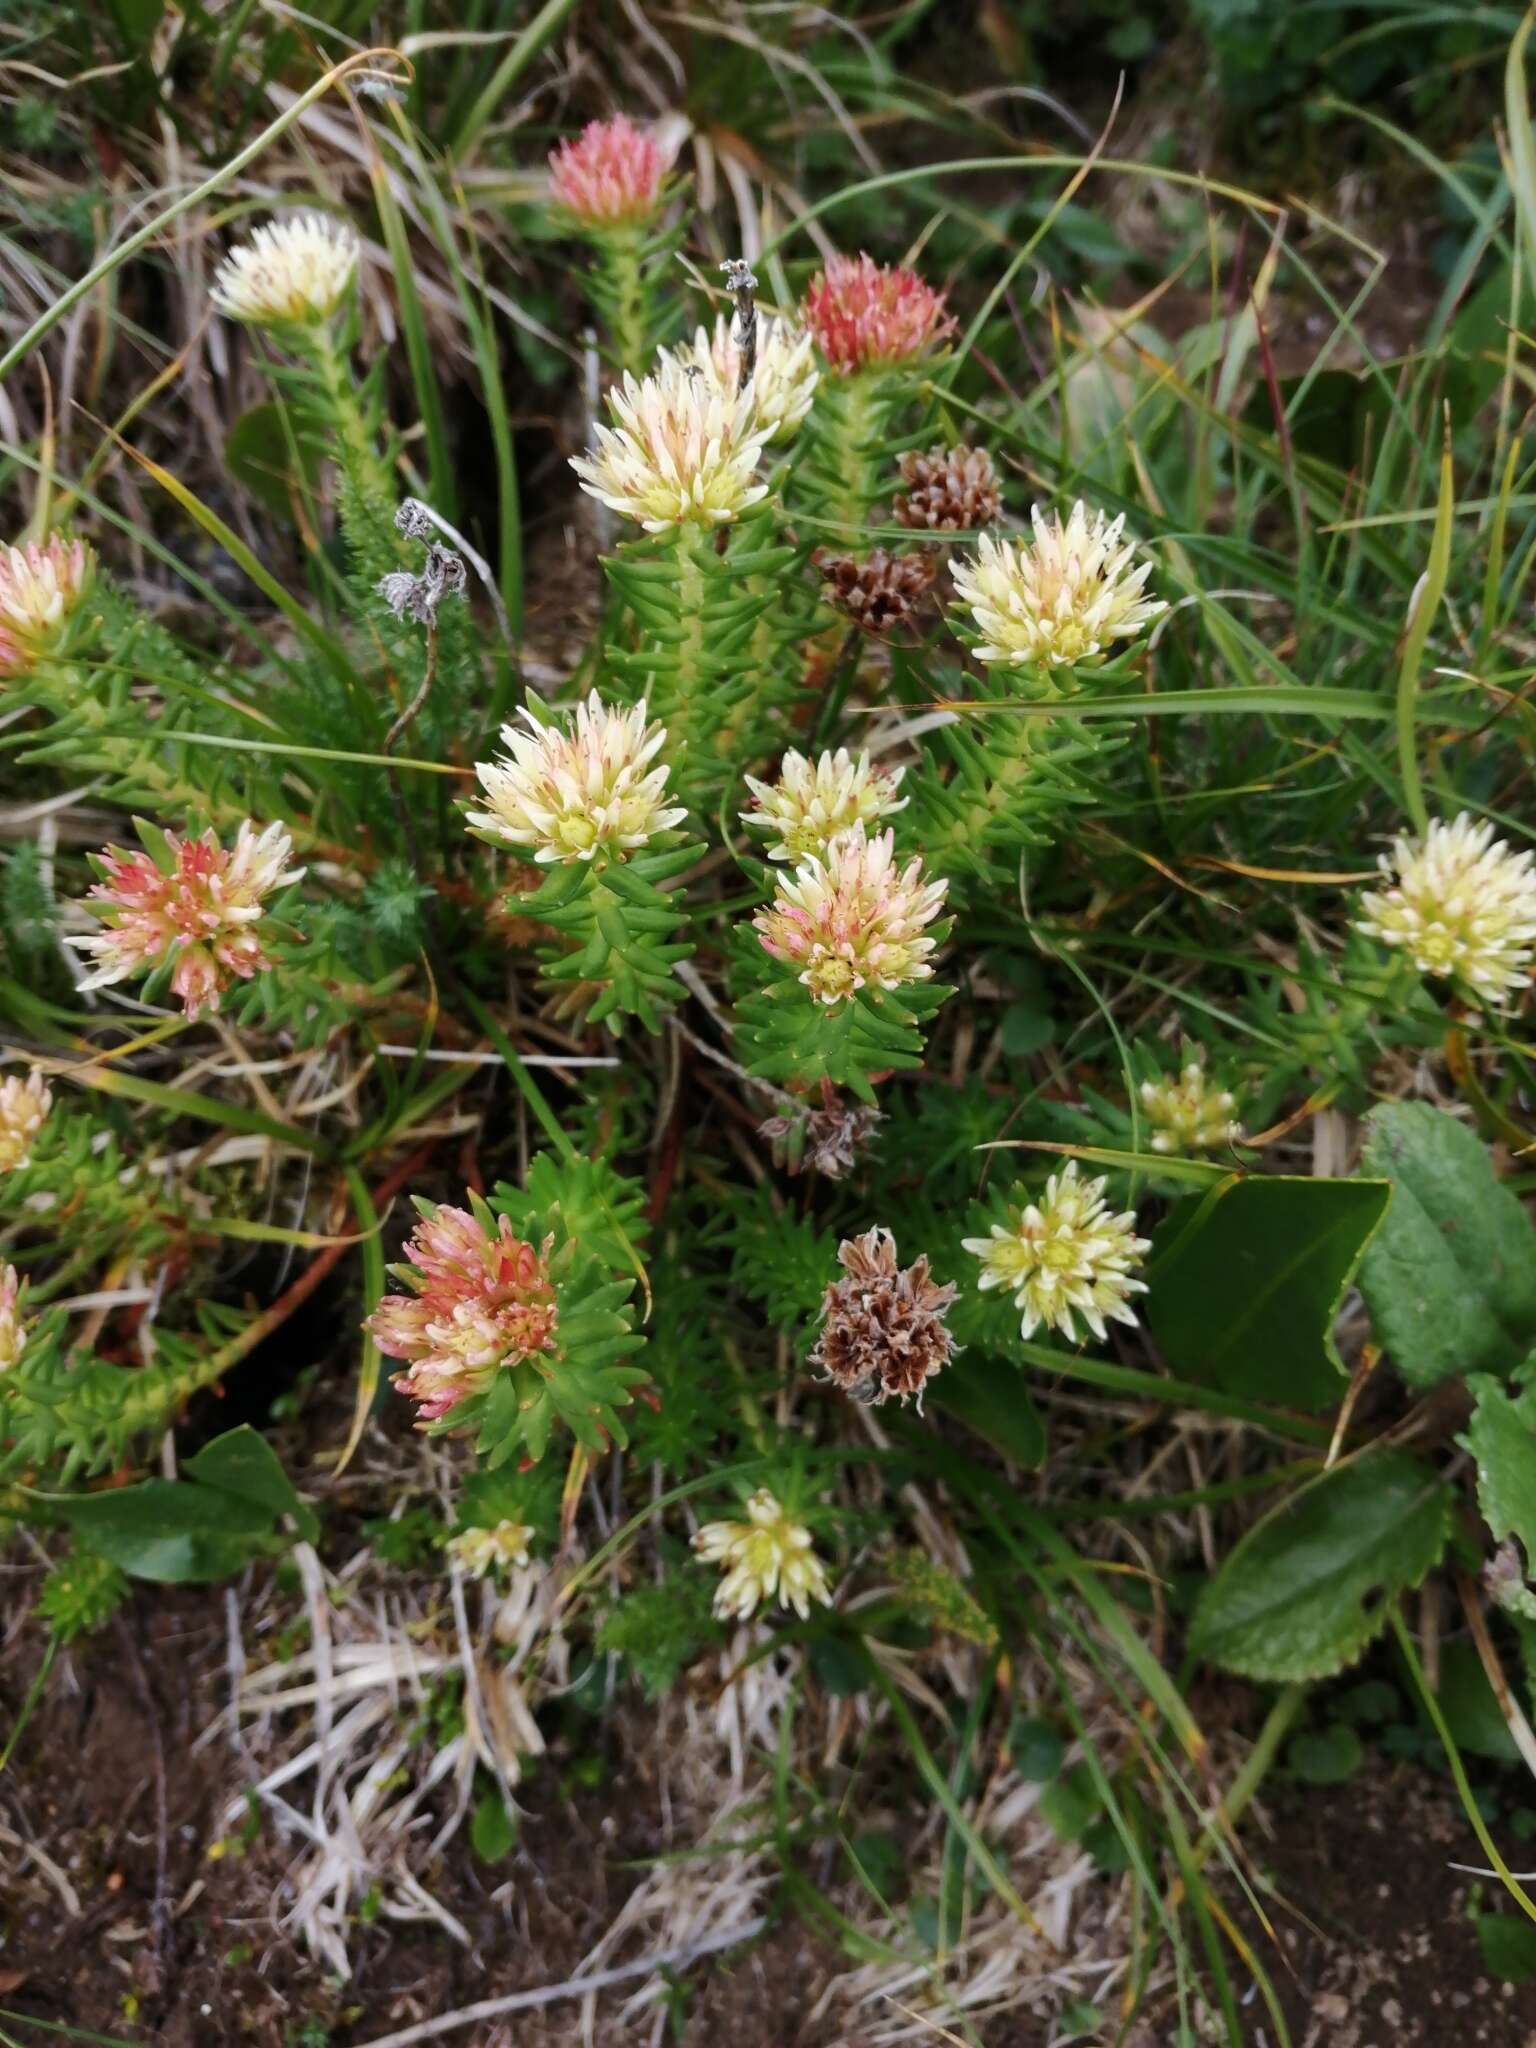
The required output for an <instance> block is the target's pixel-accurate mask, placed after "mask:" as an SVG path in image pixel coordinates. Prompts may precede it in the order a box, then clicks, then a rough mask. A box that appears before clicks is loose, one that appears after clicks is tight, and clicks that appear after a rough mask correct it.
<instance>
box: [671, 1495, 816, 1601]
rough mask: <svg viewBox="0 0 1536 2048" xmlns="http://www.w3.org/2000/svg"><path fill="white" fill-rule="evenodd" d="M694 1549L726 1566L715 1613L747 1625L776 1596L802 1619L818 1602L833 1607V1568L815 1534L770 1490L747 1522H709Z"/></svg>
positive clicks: (756, 1501) (750, 1506)
mask: <svg viewBox="0 0 1536 2048" xmlns="http://www.w3.org/2000/svg"><path fill="white" fill-rule="evenodd" d="M693 1547H694V1549H695V1550H696V1551H697V1552H698V1554H699V1556H700V1557H702V1558H703V1559H704V1560H705V1561H706V1562H707V1563H709V1564H721V1565H724V1566H725V1567H726V1572H725V1576H724V1578H723V1579H722V1580H721V1581H720V1584H719V1586H718V1587H717V1588H716V1591H715V1612H716V1614H718V1615H721V1616H723V1617H726V1618H728V1619H733V1620H736V1621H747V1620H749V1619H750V1618H751V1616H752V1615H753V1614H755V1613H756V1611H757V1609H758V1607H759V1605H760V1604H761V1603H762V1602H764V1601H767V1600H772V1599H773V1598H774V1596H775V1595H777V1597H778V1602H779V1605H780V1606H781V1607H792V1608H793V1609H794V1610H795V1612H796V1614H798V1615H799V1616H800V1618H801V1620H802V1621H803V1620H805V1618H806V1617H807V1615H809V1613H810V1611H811V1602H812V1601H813V1600H818V1601H820V1602H821V1604H822V1605H823V1606H824V1607H826V1606H830V1605H831V1602H832V1587H831V1584H830V1582H829V1580H828V1578H827V1568H826V1565H825V1564H824V1563H823V1562H822V1560H821V1559H820V1558H819V1557H818V1556H817V1555H816V1552H815V1550H814V1549H813V1548H812V1547H811V1532H810V1530H809V1529H807V1528H806V1526H805V1524H804V1523H803V1522H797V1521H795V1520H794V1519H793V1518H792V1517H791V1516H790V1515H789V1514H787V1513H786V1512H785V1510H784V1509H783V1508H782V1507H781V1506H780V1505H779V1503H778V1501H777V1500H776V1499H775V1497H774V1496H773V1494H771V1493H770V1492H769V1491H768V1488H767V1487H766V1486H760V1487H759V1488H758V1490H757V1492H756V1493H754V1494H753V1496H752V1498H751V1499H750V1500H749V1501H748V1502H747V1519H746V1520H745V1521H744V1522H706V1523H705V1524H704V1525H703V1527H702V1528H701V1529H700V1530H699V1532H698V1534H697V1535H696V1536H695V1537H694V1539H693Z"/></svg>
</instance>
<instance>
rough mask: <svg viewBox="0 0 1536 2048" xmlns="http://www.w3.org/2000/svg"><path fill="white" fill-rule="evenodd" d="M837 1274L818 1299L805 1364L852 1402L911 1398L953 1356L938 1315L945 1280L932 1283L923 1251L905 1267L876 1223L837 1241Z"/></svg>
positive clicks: (945, 1296)
mask: <svg viewBox="0 0 1536 2048" xmlns="http://www.w3.org/2000/svg"><path fill="white" fill-rule="evenodd" d="M837 1256H838V1261H839V1263H840V1264H841V1266H842V1268H843V1274H844V1277H843V1278H842V1279H841V1280H834V1281H833V1282H832V1284H831V1286H829V1287H828V1289H827V1291H826V1295H825V1297H824V1299H823V1301H822V1305H821V1315H822V1327H821V1335H820V1336H819V1337H818V1338H817V1340H816V1346H815V1349H814V1350H813V1351H812V1352H811V1363H812V1365H815V1366H819V1367H820V1368H821V1370H822V1371H823V1372H824V1373H825V1374H826V1376H827V1378H828V1379H829V1380H831V1381H832V1382H833V1383H834V1384H835V1385H837V1386H839V1387H841V1388H843V1389H844V1391H845V1392H848V1393H853V1394H856V1395H857V1396H858V1398H859V1399H860V1400H865V1401H872V1402H874V1403H875V1404H876V1405H878V1404H879V1403H880V1402H882V1401H889V1400H892V1399H895V1400H898V1401H905V1400H907V1399H909V1398H911V1397H914V1396H915V1397H916V1400H917V1403H918V1406H919V1408H921V1406H922V1396H923V1389H924V1387H925V1386H926V1385H927V1384H928V1382H929V1380H931V1379H932V1378H933V1376H934V1374H935V1373H937V1372H942V1370H943V1369H944V1367H945V1366H946V1365H948V1363H949V1361H950V1359H951V1358H953V1356H954V1355H955V1351H956V1349H957V1347H956V1344H955V1340H954V1338H953V1337H952V1336H951V1335H950V1333H949V1328H948V1325H947V1324H946V1322H945V1320H944V1319H945V1316H946V1315H947V1314H948V1311H949V1306H950V1304H951V1302H952V1301H953V1300H954V1298H955V1288H954V1285H953V1283H952V1282H951V1283H950V1284H948V1285H946V1286H942V1287H941V1286H939V1285H938V1284H937V1283H936V1282H935V1281H934V1279H933V1278H932V1276H931V1274H930V1272H929V1268H928V1259H927V1255H926V1253H925V1254H923V1255H922V1256H920V1257H919V1258H916V1259H914V1260H913V1262H912V1264H911V1265H910V1266H907V1267H898V1265H897V1263H896V1240H895V1238H894V1237H893V1236H892V1235H891V1233H890V1231H888V1230H884V1229H882V1228H880V1227H879V1225H876V1227H875V1228H874V1229H873V1230H867V1231H865V1233H864V1235H863V1236H862V1237H850V1238H845V1239H844V1240H843V1242H842V1244H841V1245H839V1246H838V1252H837Z"/></svg>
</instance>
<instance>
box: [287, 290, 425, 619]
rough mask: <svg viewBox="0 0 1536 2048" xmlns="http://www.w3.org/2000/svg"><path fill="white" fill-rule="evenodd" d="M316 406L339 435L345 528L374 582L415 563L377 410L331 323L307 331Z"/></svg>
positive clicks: (304, 340) (305, 344) (305, 343)
mask: <svg viewBox="0 0 1536 2048" xmlns="http://www.w3.org/2000/svg"><path fill="white" fill-rule="evenodd" d="M302 346H303V353H304V361H305V363H306V366H307V367H308V368H309V370H310V371H311V372H312V382H313V387H314V406H315V410H316V411H318V412H319V413H320V414H321V416H322V418H323V420H324V423H325V424H326V426H328V427H329V428H330V429H331V430H332V431H333V433H334V434H335V437H336V442H335V454H336V466H337V470H338V473H339V478H340V492H339V496H340V506H341V523H342V530H343V532H344V533H345V534H346V537H347V542H348V545H349V546H350V548H351V550H352V553H353V555H354V556H355V557H356V559H357V564H358V567H359V569H360V571H361V572H362V574H363V575H365V576H366V577H367V578H368V579H369V581H370V582H372V581H376V580H377V579H378V578H379V577H380V576H383V575H385V574H386V573H387V572H388V571H389V570H391V569H398V568H399V567H400V565H401V564H402V563H403V562H406V561H408V560H409V559H410V551H409V548H408V547H407V545H406V542H405V540H404V538H403V536H402V535H400V534H399V533H397V531H396V530H395V526H394V514H395V483H394V478H393V476H392V475H391V473H390V470H389V468H388V466H387V464H386V463H385V461H384V458H383V456H382V455H381V454H380V452H379V444H378V436H377V432H376V427H375V421H374V416H373V415H374V409H373V407H372V405H371V404H370V403H369V401H368V399H367V397H366V396H365V395H364V393H363V391H362V390H360V389H359V386H358V382H357V379H356V377H355V376H354V374H353V371H352V367H351V364H350V362H349V360H348V354H347V350H346V348H345V347H344V345H343V342H342V340H341V337H340V336H339V335H338V333H337V331H336V328H335V326H334V325H333V323H332V322H331V321H329V320H325V321H321V322H318V323H317V324H316V325H315V326H313V327H310V328H306V329H304V330H303V331H302Z"/></svg>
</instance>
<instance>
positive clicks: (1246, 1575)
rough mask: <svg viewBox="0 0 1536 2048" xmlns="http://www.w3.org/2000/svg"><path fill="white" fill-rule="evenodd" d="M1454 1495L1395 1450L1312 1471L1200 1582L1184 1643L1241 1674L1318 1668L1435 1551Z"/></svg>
mask: <svg viewBox="0 0 1536 2048" xmlns="http://www.w3.org/2000/svg"><path fill="white" fill-rule="evenodd" d="M1450 1516H1451V1496H1450V1494H1449V1492H1448V1491H1447V1489H1446V1488H1445V1487H1444V1486H1443V1485H1441V1483H1440V1481H1439V1480H1438V1479H1437V1478H1436V1477H1435V1475H1434V1473H1433V1472H1431V1471H1430V1470H1429V1468H1428V1467H1427V1466H1425V1465H1421V1464H1420V1463H1419V1461H1418V1460H1417V1459H1416V1458H1411V1457H1409V1456H1408V1455H1407V1454H1406V1453H1405V1452H1402V1451H1373V1452H1370V1453H1368V1454H1367V1455H1365V1456H1364V1457H1362V1458H1360V1459H1358V1460H1356V1461H1355V1462H1353V1463H1351V1464H1348V1465H1344V1466H1341V1467H1340V1468H1339V1469H1338V1470H1336V1471H1333V1472H1328V1473H1325V1474H1324V1475H1323V1476H1322V1477H1321V1478H1320V1479H1315V1480H1313V1481H1312V1482H1311V1483H1310V1484H1309V1485H1307V1486H1304V1487H1302V1488H1301V1489H1300V1490H1299V1491H1298V1492H1297V1493H1295V1494H1293V1495H1292V1496H1291V1498H1290V1499H1289V1500H1288V1501H1286V1502H1285V1504H1284V1505H1283V1506H1282V1507H1279V1508H1277V1509H1276V1510H1275V1511H1274V1512H1273V1513H1272V1514H1269V1515H1266V1516H1265V1517H1264V1519H1263V1521H1261V1522H1260V1523H1259V1524H1258V1525H1257V1526H1256V1527H1255V1528H1253V1529H1251V1530H1250V1531H1249V1533H1248V1534H1247V1535H1246V1536H1245V1537H1244V1538H1243V1540H1242V1542H1241V1543H1239V1544H1238V1546H1237V1548H1236V1549H1235V1550H1234V1551H1233V1552H1232V1553H1231V1555H1230V1556H1229V1557H1228V1558H1227V1560H1226V1562H1225V1563H1224V1564H1223V1565H1222V1566H1221V1567H1220V1569H1219V1570H1218V1571H1217V1573H1216V1576H1215V1578H1214V1579H1212V1580H1211V1582H1210V1584H1209V1585H1208V1586H1207V1587H1206V1588H1205V1591H1204V1592H1203V1594H1202V1595H1201V1597H1200V1601H1199V1604H1198V1605H1197V1607H1196V1609H1195V1617H1194V1623H1193V1626H1192V1628H1191V1630H1190V1647H1191V1648H1192V1649H1193V1650H1194V1651H1195V1652H1196V1653H1197V1655H1199V1656H1202V1657H1206V1658H1209V1660H1210V1661H1211V1662H1212V1663H1213V1664H1221V1665H1224V1666H1225V1667H1226V1668H1227V1670H1229V1671H1236V1672H1239V1673H1241V1674H1242V1676H1243V1677H1245V1678H1258V1679H1266V1680H1272V1681H1283V1680H1290V1679H1307V1678H1326V1677H1329V1676H1330V1675H1331V1674H1332V1673H1333V1672H1335V1671H1342V1670H1343V1668H1344V1667H1345V1665H1346V1664H1349V1663H1352V1662H1353V1661H1354V1659H1355V1658H1356V1657H1358V1656H1359V1654H1360V1652H1361V1651H1362V1650H1363V1649H1364V1648H1365V1646H1366V1644H1367V1643H1369V1642H1370V1640H1371V1639H1372V1637H1373V1636H1375V1635H1376V1634H1377V1632H1378V1631H1379V1630H1380V1629H1381V1627H1382V1626H1383V1624H1384V1623H1385V1621H1386V1617H1387V1610H1388V1608H1389V1606H1390V1605H1391V1603H1392V1601H1393V1600H1394V1599H1396V1597H1397V1596H1398V1595H1399V1594H1400V1593H1404V1592H1407V1591H1408V1590H1410V1589H1411V1588H1412V1587H1414V1586H1417V1585H1418V1584H1419V1582H1420V1581H1421V1580H1422V1579H1423V1577H1424V1575H1425V1573H1426V1572H1427V1571H1429V1570H1430V1569H1431V1567H1432V1566H1433V1565H1434V1564H1435V1563H1436V1562H1437V1560H1438V1559H1439V1556H1440V1553H1441V1551H1442V1550H1443V1549H1444V1548H1445V1543H1446V1538H1447V1536H1448V1534H1449V1531H1450Z"/></svg>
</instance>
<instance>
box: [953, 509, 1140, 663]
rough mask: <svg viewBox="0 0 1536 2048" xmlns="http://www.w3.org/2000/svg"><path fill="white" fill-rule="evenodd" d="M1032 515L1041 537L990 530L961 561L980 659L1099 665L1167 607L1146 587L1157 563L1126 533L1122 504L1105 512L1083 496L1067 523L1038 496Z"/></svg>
mask: <svg viewBox="0 0 1536 2048" xmlns="http://www.w3.org/2000/svg"><path fill="white" fill-rule="evenodd" d="M1032 519H1033V525H1034V539H1033V540H1032V541H1028V542H1021V543H1015V542H1013V541H1009V540H997V539H994V537H993V536H992V535H991V534H990V533H983V534H982V535H981V536H980V538H979V539H978V541H977V543H976V554H975V556H974V557H972V558H968V557H965V556H961V557H959V558H958V559H957V560H956V561H955V563H954V564H953V574H954V580H955V590H956V592H957V593H958V595H959V597H960V599H961V601H962V602H963V603H964V604H965V605H966V606H968V607H969V609H970V612H971V616H972V618H973V619H974V621H975V626H976V631H977V632H978V633H979V634H980V636H981V644H980V645H979V646H978V647H977V649H976V653H977V656H978V658H979V659H980V660H982V661H985V662H989V663H1001V664H1003V665H1004V666H1007V667H1010V668H1031V667H1033V668H1061V667H1074V666H1075V667H1079V668H1082V667H1090V666H1093V665H1095V664H1097V663H1099V662H1101V661H1103V660H1105V659H1106V658H1107V656H1108V654H1109V653H1110V651H1111V649H1112V647H1113V643H1114V642H1115V641H1117V640H1133V639H1135V637H1136V636H1137V634H1139V633H1140V632H1142V631H1143V630H1144V629H1145V628H1146V627H1147V626H1148V625H1150V624H1151V622H1152V620H1153V619H1155V618H1156V617H1157V616H1158V614H1159V613H1160V612H1164V611H1166V610H1167V609H1168V607H1167V606H1166V604H1164V603H1163V602H1162V601H1161V600H1160V599H1157V598H1150V597H1146V596H1145V595H1143V586H1144V585H1145V583H1146V580H1147V578H1148V576H1150V575H1151V573H1152V563H1151V560H1150V559H1149V558H1143V559H1141V560H1140V561H1138V559H1137V549H1136V544H1135V542H1134V541H1128V540H1126V539H1125V538H1124V537H1123V536H1124V531H1125V515H1124V514H1123V513H1122V514H1121V515H1120V517H1119V518H1118V519H1106V518H1105V516H1104V514H1103V513H1102V512H1093V513H1089V511H1088V510H1087V508H1086V507H1085V506H1084V504H1083V502H1082V500H1081V499H1079V500H1078V502H1077V503H1076V504H1075V505H1074V506H1073V507H1072V510H1071V513H1070V515H1069V516H1068V519H1067V522H1066V524H1065V525H1063V524H1062V522H1061V517H1060V515H1059V514H1058V513H1055V512H1052V513H1050V514H1046V513H1043V512H1042V511H1041V509H1040V507H1039V506H1038V505H1037V506H1036V507H1035V508H1034V512H1033V515H1032Z"/></svg>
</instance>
